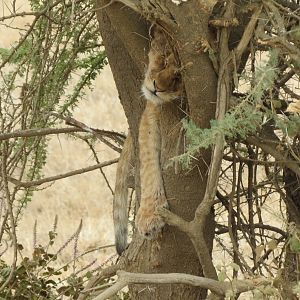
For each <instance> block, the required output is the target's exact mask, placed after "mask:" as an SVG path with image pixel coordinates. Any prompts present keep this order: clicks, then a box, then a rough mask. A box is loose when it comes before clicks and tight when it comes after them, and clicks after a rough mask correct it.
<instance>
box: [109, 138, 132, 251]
mask: <svg viewBox="0 0 300 300" xmlns="http://www.w3.org/2000/svg"><path fill="white" fill-rule="evenodd" d="M132 148H133V143H132V138H131V135H130V134H128V136H127V138H126V140H125V143H124V145H123V150H122V153H121V155H120V158H119V162H118V166H117V173H116V182H115V195H114V205H113V219H114V227H115V243H116V249H117V252H118V253H119V254H121V253H122V252H123V251H124V250H125V249H126V247H127V236H128V229H127V224H128V210H127V199H128V184H127V179H128V174H129V171H130V169H131V161H132V156H133V149H132Z"/></svg>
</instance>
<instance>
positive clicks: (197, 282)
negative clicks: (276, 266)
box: [94, 271, 271, 300]
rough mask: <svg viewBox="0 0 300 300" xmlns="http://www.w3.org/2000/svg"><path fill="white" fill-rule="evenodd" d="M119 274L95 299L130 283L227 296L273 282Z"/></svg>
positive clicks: (106, 297) (122, 272)
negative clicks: (192, 288)
mask: <svg viewBox="0 0 300 300" xmlns="http://www.w3.org/2000/svg"><path fill="white" fill-rule="evenodd" d="M117 275H118V279H117V282H116V283H115V284H114V285H113V286H111V287H109V288H108V289H106V290H105V291H104V292H103V293H102V294H100V295H99V296H97V297H96V298H94V300H105V299H108V298H110V297H111V296H113V295H115V294H116V293H117V292H118V291H120V290H121V289H122V288H124V287H126V286H127V285H129V284H151V283H153V284H170V283H171V284H172V283H173V284H187V285H192V286H198V287H200V288H205V289H209V290H210V291H211V292H213V293H214V294H217V295H219V296H225V295H226V292H227V291H231V290H234V291H235V292H236V293H243V292H246V291H249V290H253V289H255V288H257V286H259V285H269V284H271V283H270V282H269V281H267V280H265V279H260V280H256V281H254V280H245V281H242V280H240V281H235V282H234V283H231V282H220V281H217V280H214V279H209V278H205V277H200V276H195V275H190V274H182V273H168V274H141V273H129V272H125V271H117Z"/></svg>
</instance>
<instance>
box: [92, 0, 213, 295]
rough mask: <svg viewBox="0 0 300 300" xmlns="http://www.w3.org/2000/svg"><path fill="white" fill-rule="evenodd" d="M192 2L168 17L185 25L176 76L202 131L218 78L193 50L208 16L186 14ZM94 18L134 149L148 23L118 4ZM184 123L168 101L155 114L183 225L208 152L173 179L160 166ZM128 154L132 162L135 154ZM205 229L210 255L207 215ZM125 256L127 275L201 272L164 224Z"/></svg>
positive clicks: (167, 290)
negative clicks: (154, 236)
mask: <svg viewBox="0 0 300 300" xmlns="http://www.w3.org/2000/svg"><path fill="white" fill-rule="evenodd" d="M193 2H194V1H192V0H191V6H188V9H189V11H179V10H178V8H177V7H176V6H175V5H171V6H172V9H173V10H174V12H173V11H172V13H174V14H175V15H176V17H177V19H176V20H178V22H179V23H180V24H181V25H182V26H185V25H187V24H189V27H186V29H185V31H180V32H178V35H177V36H176V38H177V39H178V40H179V41H180V45H185V47H186V48H185V49H183V48H182V47H179V48H181V49H183V50H182V51H180V52H179V55H180V58H181V61H182V64H183V65H186V66H187V67H186V70H185V72H184V75H183V76H184V82H185V86H186V93H187V98H188V106H189V115H190V116H191V117H192V119H193V120H194V122H196V124H197V125H198V126H200V127H208V126H209V120H210V119H212V118H213V117H214V110H215V105H214V104H213V103H215V101H216V90H217V79H216V75H215V73H214V70H213V67H212V65H211V63H210V61H209V59H208V55H206V54H203V53H200V54H199V53H198V52H197V45H198V44H197V43H198V42H199V32H201V30H202V32H201V33H202V36H204V37H205V36H207V35H208V34H209V33H208V29H207V28H208V26H207V23H205V22H206V21H207V20H208V18H207V17H206V19H205V17H204V16H203V14H202V15H201V13H199V11H198V12H197V16H192V12H193V11H194V9H192V10H191V7H193V5H194V7H195V8H196V7H197V4H195V3H193ZM105 4H106V3H105V2H103V1H98V2H97V5H98V7H102V6H104V5H105ZM195 5H196V6H195ZM185 7H187V6H185ZM185 18H186V19H185ZM191 18H192V19H191ZM98 20H99V24H100V31H101V35H102V38H103V42H104V45H105V49H106V52H107V56H108V59H109V63H110V66H111V69H112V72H113V76H114V79H115V82H116V85H117V88H118V91H119V96H120V100H121V103H122V105H123V108H124V111H125V114H126V116H127V119H128V124H129V128H130V131H131V134H132V136H133V138H134V143H135V145H136V146H137V135H138V124H139V120H140V116H141V113H142V111H143V108H144V105H145V100H144V99H143V98H142V97H141V92H140V87H141V83H142V80H143V77H144V69H145V67H144V66H145V64H147V54H148V48H149V43H148V27H149V25H150V24H149V23H147V22H146V21H145V19H144V18H143V17H141V16H139V15H137V14H136V13H134V12H133V11H132V10H130V9H129V8H127V7H124V5H123V4H119V3H113V4H111V5H110V6H108V7H107V8H105V9H99V10H98ZM199 20H200V21H201V24H200V23H199V22H200V21H199ZM191 21H192V22H191ZM181 28H184V27H181ZM201 28H202V29H201ZM197 39H198V41H197ZM203 74H205V77H204V76H203ZM184 117H185V115H184V114H183V113H182V108H181V107H180V103H176V102H174V103H170V104H168V105H165V106H164V107H163V108H162V112H161V131H162V162H163V163H162V164H163V170H164V171H163V178H164V185H165V189H166V195H167V198H168V202H169V206H170V210H171V211H172V212H174V213H176V214H178V215H179V216H181V217H182V218H184V219H185V220H188V221H190V220H192V219H193V218H194V212H195V209H196V207H197V206H198V205H199V203H200V201H201V199H202V198H203V195H204V192H205V188H206V180H207V173H208V172H207V171H208V170H207V166H208V165H209V162H210V153H209V151H206V152H203V153H202V154H201V157H200V158H199V160H198V161H197V162H196V163H195V164H194V168H193V169H192V170H191V171H185V170H179V171H178V172H177V174H175V172H174V168H173V167H168V168H167V167H166V166H167V165H168V163H169V158H171V157H174V156H176V155H178V154H180V153H182V148H183V147H182V144H183V139H182V138H181V137H180V136H181V134H180V132H181V123H180V120H181V119H182V118H184ZM180 139H181V140H180ZM177 145H178V146H177ZM136 148H137V147H135V149H136ZM178 149H179V150H180V151H181V152H178V151H179V150H178ZM136 152H137V151H136ZM135 155H136V158H137V153H135ZM138 165H139V163H138V159H136V165H135V171H136V192H137V193H136V194H137V199H139V196H140V192H139V178H138V177H139V176H138V174H139V171H138V170H139V168H138ZM206 228H207V230H206V233H207V235H206V238H207V244H208V246H209V248H210V249H212V242H213V236H214V220H213V214H211V215H210V217H209V219H208V220H207V227H206ZM125 256H126V257H125V259H126V270H127V271H132V272H142V273H168V272H180V273H189V274H194V275H201V274H202V270H201V266H200V264H199V259H198V256H197V255H196V252H195V250H194V248H193V245H192V243H191V241H190V240H189V238H188V237H187V236H186V235H185V234H184V233H182V232H179V231H178V230H176V229H174V228H172V227H169V226H165V228H164V230H163V233H162V235H161V237H160V238H159V239H158V240H155V241H145V240H142V239H141V238H140V237H139V236H138V235H137V234H134V236H133V240H132V243H131V244H130V246H129V248H128V250H127V251H126V254H125ZM130 293H131V297H132V298H131V299H143V300H145V299H205V295H206V291H205V290H201V289H199V288H195V287H191V286H186V285H151V286H146V287H145V286H144V285H133V286H131V287H130Z"/></svg>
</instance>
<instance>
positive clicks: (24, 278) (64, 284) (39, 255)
mask: <svg viewBox="0 0 300 300" xmlns="http://www.w3.org/2000/svg"><path fill="white" fill-rule="evenodd" d="M56 236H57V233H56V232H55V231H49V242H48V244H47V245H45V246H42V245H38V246H36V247H35V248H34V250H33V253H32V257H27V256H25V257H24V256H23V255H22V250H23V246H22V245H20V244H19V245H18V250H19V252H20V254H21V260H20V261H19V263H18V265H17V267H16V270H15V273H14V274H15V276H14V279H13V280H12V281H10V282H9V284H8V285H7V286H6V287H5V289H3V290H2V291H1V292H0V299H22V300H23V299H24V300H26V299H28V300H34V299H40V300H42V299H58V298H60V297H62V296H66V297H68V298H69V299H76V298H77V297H78V296H79V293H80V291H81V290H82V289H83V288H84V283H85V282H86V281H87V280H88V279H89V278H90V277H91V275H92V272H91V271H85V268H82V270H81V271H80V270H79V271H77V272H76V273H75V272H72V273H71V274H70V272H71V270H72V267H73V265H74V262H73V261H71V262H69V263H67V264H64V265H62V266H60V267H57V258H58V255H59V253H58V252H56V253H53V252H51V251H50V249H52V248H51V246H53V245H54V243H55V238H56ZM73 240H74V238H73ZM69 242H71V240H68V241H67V242H66V244H67V243H69ZM64 247H65V245H63V246H62V247H61V248H60V249H63V248H64ZM52 251H53V250H52ZM10 271H11V267H10V266H9V265H8V264H7V263H6V262H5V261H3V260H0V284H1V285H2V284H3V283H4V282H5V280H6V279H7V278H8V276H9V274H10ZM104 283H106V281H103V282H102V284H104Z"/></svg>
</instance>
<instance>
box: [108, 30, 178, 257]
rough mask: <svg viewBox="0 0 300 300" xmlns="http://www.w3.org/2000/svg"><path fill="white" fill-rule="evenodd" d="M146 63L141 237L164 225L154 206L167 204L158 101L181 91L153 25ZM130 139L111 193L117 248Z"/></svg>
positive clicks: (168, 50) (121, 244) (123, 223)
mask: <svg viewBox="0 0 300 300" xmlns="http://www.w3.org/2000/svg"><path fill="white" fill-rule="evenodd" d="M150 37H151V46H150V51H149V54H148V57H149V63H148V68H147V71H146V73H145V79H144V82H143V85H142V92H143V94H144V97H145V98H146V100H148V101H147V104H146V108H145V110H144V112H143V114H142V117H141V121H140V127H139V139H138V142H139V159H140V182H141V203H140V207H139V210H138V212H137V216H136V227H137V230H138V232H139V233H140V234H141V235H142V236H144V237H145V238H150V239H151V238H154V237H155V236H156V235H157V233H158V232H160V230H161V228H162V227H163V226H164V222H163V220H162V219H161V218H160V217H159V216H158V215H157V214H156V208H157V207H158V206H163V207H167V206H168V203H167V199H166V195H165V190H164V185H163V178H162V172H161V165H160V147H161V135H160V128H159V118H160V111H161V105H163V104H164V103H167V102H170V101H173V100H175V99H178V98H180V97H181V95H182V90H183V87H182V80H181V75H180V71H179V70H180V64H179V62H178V61H177V59H176V57H175V53H174V51H173V49H172V47H171V46H170V43H169V40H168V36H167V34H166V33H165V32H164V31H163V30H162V29H160V28H158V27H157V26H152V28H151V29H150ZM131 153H132V140H131V136H130V135H128V137H127V140H126V142H125V144H124V148H123V151H122V154H121V156H120V160H119V163H118V167H117V177H116V185H115V197H114V225H115V240H116V248H117V252H118V253H119V254H121V253H122V252H123V251H124V249H125V248H126V246H127V224H128V214H127V197H128V191H127V184H126V178H127V173H128V172H129V169H130V157H131Z"/></svg>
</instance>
